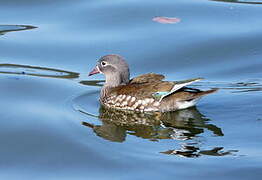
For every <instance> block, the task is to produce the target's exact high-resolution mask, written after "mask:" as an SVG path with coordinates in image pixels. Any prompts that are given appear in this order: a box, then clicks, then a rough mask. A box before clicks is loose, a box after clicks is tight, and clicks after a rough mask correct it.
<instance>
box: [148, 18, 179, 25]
mask: <svg viewBox="0 0 262 180" xmlns="http://www.w3.org/2000/svg"><path fill="white" fill-rule="evenodd" d="M152 20H153V21H156V22H159V23H162V24H175V23H178V22H180V21H181V19H179V18H175V17H154V18H153V19H152Z"/></svg>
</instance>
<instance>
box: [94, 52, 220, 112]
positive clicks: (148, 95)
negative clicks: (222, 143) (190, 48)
mask: <svg viewBox="0 0 262 180" xmlns="http://www.w3.org/2000/svg"><path fill="white" fill-rule="evenodd" d="M97 73H103V74H104V75H105V77H106V82H105V85H104V86H103V88H102V89H101V93H100V102H101V104H102V105H104V106H106V107H111V108H116V109H125V110H134V111H141V112H143V111H161V112H164V111H175V110H178V109H185V108H188V107H191V106H194V105H195V104H196V102H197V100H198V99H199V98H201V97H202V96H204V95H207V94H210V93H213V92H215V91H216V90H217V89H212V90H208V91H201V90H198V89H193V88H187V87H185V86H186V85H189V84H191V83H193V82H195V81H199V80H202V79H201V78H196V79H190V80H186V81H178V82H170V81H163V79H164V78H165V77H164V76H163V75H160V74H154V73H149V74H144V75H140V76H138V77H135V78H133V79H131V80H129V68H128V65H127V63H126V62H125V60H124V59H123V58H122V57H121V56H119V55H107V56H104V57H102V58H101V59H100V60H99V61H98V64H97V66H96V67H95V69H94V70H93V71H92V72H90V74H89V75H93V74H97Z"/></svg>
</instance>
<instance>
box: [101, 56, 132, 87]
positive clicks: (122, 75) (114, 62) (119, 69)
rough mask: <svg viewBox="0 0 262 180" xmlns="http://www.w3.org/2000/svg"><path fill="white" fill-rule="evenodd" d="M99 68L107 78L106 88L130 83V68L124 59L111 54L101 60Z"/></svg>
mask: <svg viewBox="0 0 262 180" xmlns="http://www.w3.org/2000/svg"><path fill="white" fill-rule="evenodd" d="M97 67H98V69H99V71H100V73H103V74H104V75H105V77H106V83H105V86H109V87H116V86H119V85H122V84H123V85H124V84H127V83H128V82H129V77H130V72H129V67H128V64H127V63H126V61H125V60H124V58H123V57H121V56H119V55H116V54H111V55H106V56H103V57H101V58H100V59H99V61H98V63H97Z"/></svg>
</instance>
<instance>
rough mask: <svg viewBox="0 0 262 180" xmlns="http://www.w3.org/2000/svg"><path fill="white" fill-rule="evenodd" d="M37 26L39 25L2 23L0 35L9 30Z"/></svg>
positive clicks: (27, 28) (21, 29)
mask: <svg viewBox="0 0 262 180" xmlns="http://www.w3.org/2000/svg"><path fill="white" fill-rule="evenodd" d="M35 28H37V27H35V26H29V25H0V35H4V34H5V33H7V32H13V31H24V30H29V29H35Z"/></svg>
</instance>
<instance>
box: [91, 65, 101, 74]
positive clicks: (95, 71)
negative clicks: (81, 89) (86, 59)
mask: <svg viewBox="0 0 262 180" xmlns="http://www.w3.org/2000/svg"><path fill="white" fill-rule="evenodd" d="M98 73H101V72H100V70H99V68H98V67H97V66H96V67H95V68H94V69H93V70H92V71H91V72H90V73H89V74H88V76H92V75H94V74H98Z"/></svg>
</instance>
